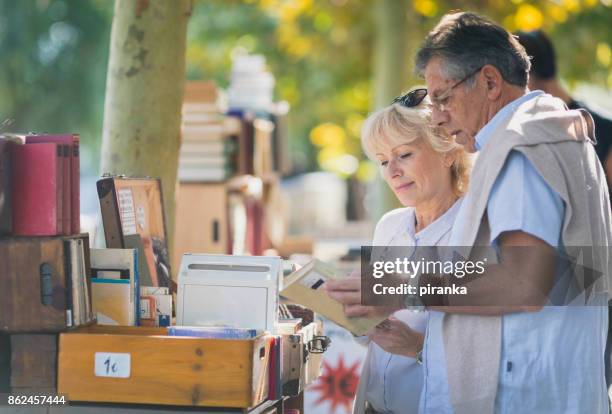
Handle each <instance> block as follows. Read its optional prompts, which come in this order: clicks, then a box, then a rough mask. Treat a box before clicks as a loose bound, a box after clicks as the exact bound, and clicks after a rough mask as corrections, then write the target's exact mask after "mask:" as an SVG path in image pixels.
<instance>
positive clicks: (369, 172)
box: [357, 160, 378, 182]
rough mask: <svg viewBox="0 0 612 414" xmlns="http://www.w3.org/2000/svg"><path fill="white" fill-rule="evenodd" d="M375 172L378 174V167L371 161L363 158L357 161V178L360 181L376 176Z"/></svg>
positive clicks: (366, 180)
mask: <svg viewBox="0 0 612 414" xmlns="http://www.w3.org/2000/svg"><path fill="white" fill-rule="evenodd" d="M376 174H378V168H376V165H374V163H373V162H372V161H369V160H363V161H361V162H360V163H359V168H358V169H357V179H358V180H359V181H361V182H369V181H372V180H373V179H374V178H376Z"/></svg>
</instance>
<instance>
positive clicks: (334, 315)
mask: <svg viewBox="0 0 612 414" xmlns="http://www.w3.org/2000/svg"><path fill="white" fill-rule="evenodd" d="M343 277H344V276H342V275H341V274H339V273H338V272H337V271H336V270H335V269H334V268H333V267H332V266H329V265H328V264H326V263H324V262H321V261H320V260H317V259H315V260H312V261H310V262H309V263H308V264H306V265H305V266H304V267H302V268H301V269H299V270H297V271H295V272H294V273H292V274H290V275H289V276H287V277H286V278H285V280H284V288H283V289H282V290H281V293H280V294H281V296H284V297H285V298H287V299H289V300H290V301H293V302H295V303H298V304H300V305H303V306H306V307H307V308H310V309H312V310H313V311H315V312H316V313H319V314H321V315H323V316H325V317H326V318H327V319H329V320H331V321H332V322H334V323H336V324H338V325H340V326H342V327H343V328H345V329H348V330H349V331H350V332H351V333H353V334H354V335H357V336H360V335H365V333H366V332H367V331H368V330H369V329H370V328H372V327H373V326H375V325H377V324H379V323H380V322H382V321H383V320H384V319H385V317H378V318H362V317H359V318H348V317H347V316H346V315H345V314H344V307H343V305H342V304H341V303H340V302H338V301H336V300H334V299H332V298H330V297H329V296H328V295H327V293H325V292H324V290H323V289H322V287H323V285H324V284H325V282H327V281H328V280H331V279H342V278H343Z"/></svg>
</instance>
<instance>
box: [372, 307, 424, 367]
mask: <svg viewBox="0 0 612 414" xmlns="http://www.w3.org/2000/svg"><path fill="white" fill-rule="evenodd" d="M368 337H369V338H370V339H371V340H372V341H373V342H374V343H376V344H377V345H378V346H380V347H381V348H382V349H384V350H385V351H387V352H389V353H391V354H395V355H403V356H408V357H412V358H414V357H416V354H417V352H419V351H420V350H422V349H423V341H424V340H425V337H424V335H423V334H421V333H419V332H417V331H415V330H413V329H410V327H408V326H407V325H405V324H404V323H403V322H402V321H400V320H399V319H397V318H394V317H393V316H391V317H390V318H389V319H387V320H386V321H384V322H383V323H380V324H378V325H376V326H375V327H374V328H372V329H371V330H370V332H368Z"/></svg>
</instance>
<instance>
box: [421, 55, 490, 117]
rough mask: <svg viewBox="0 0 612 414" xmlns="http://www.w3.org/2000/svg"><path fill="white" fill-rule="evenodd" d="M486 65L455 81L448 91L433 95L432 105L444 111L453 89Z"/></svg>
mask: <svg viewBox="0 0 612 414" xmlns="http://www.w3.org/2000/svg"><path fill="white" fill-rule="evenodd" d="M483 67H484V66H481V67H479V68H478V69H476V70H475V71H473V72H471V73H470V74H468V75H467V76H466V77H465V78H463V79H461V80H460V81H458V82H457V83H455V84H454V85H453V86H451V87H450V88H448V89H447V90H446V91H444V92H443V93H441V94H440V95H438V96H435V97H434V96H432V98H431V103H432V105H433V106H434V107H435V108H436V109H437V110H438V111H440V112H444V111H445V110H446V107H447V105H448V101H449V98H450V96H449V94H450V93H451V92H452V90H453V89H455V88H456V87H457V86H459V85H461V84H462V83H464V82H465V81H467V80H468V79H470V78H471V77H472V76H474V75H475V74H477V73H478V72H480V71H481V70H482V68H483Z"/></svg>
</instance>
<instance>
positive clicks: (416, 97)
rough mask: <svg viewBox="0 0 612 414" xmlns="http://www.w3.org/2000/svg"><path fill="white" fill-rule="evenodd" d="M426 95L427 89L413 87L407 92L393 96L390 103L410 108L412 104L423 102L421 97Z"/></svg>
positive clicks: (423, 97)
mask: <svg viewBox="0 0 612 414" xmlns="http://www.w3.org/2000/svg"><path fill="white" fill-rule="evenodd" d="M426 96H427V89H425V88H419V89H413V90H411V91H410V92H407V93H405V94H403V95H400V96H398V97H397V98H395V99H394V100H393V101H391V104H395V103H398V104H400V105H402V106H405V107H406V108H412V107H413V106H417V105H418V104H420V103H421V102H423V99H425V97H426Z"/></svg>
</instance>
